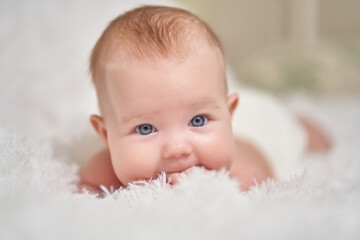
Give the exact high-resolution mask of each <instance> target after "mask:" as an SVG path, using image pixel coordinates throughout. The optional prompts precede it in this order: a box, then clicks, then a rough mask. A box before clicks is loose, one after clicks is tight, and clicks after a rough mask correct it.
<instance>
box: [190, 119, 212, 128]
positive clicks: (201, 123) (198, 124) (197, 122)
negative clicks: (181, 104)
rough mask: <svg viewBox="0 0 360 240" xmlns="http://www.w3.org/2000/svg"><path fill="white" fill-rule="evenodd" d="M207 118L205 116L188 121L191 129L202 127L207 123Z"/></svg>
mask: <svg viewBox="0 0 360 240" xmlns="http://www.w3.org/2000/svg"><path fill="white" fill-rule="evenodd" d="M207 121H208V118H207V117H205V116H196V117H194V118H193V119H191V121H190V126H192V127H202V126H204V125H205V123H207Z"/></svg>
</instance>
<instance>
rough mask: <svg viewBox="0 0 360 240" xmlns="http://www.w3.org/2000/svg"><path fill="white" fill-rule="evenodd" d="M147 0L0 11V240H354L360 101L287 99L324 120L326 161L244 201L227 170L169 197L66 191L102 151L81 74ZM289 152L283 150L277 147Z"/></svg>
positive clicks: (313, 160) (153, 187)
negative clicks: (105, 39)
mask: <svg viewBox="0 0 360 240" xmlns="http://www.w3.org/2000/svg"><path fill="white" fill-rule="evenodd" d="M143 3H154V4H172V5H173V4H174V3H172V2H170V1H151V2H149V1H148V2H144V1H142V2H140V1H130V0H129V1H108V2H106V3H104V2H101V3H100V1H84V0H80V1H40V0H39V1H27V2H20V1H1V2H0V16H1V17H0V18H1V22H2V24H1V26H0V34H1V35H0V37H1V41H2V44H0V52H1V55H0V61H1V62H0V239H360V206H359V201H360V174H359V173H360V153H359V146H360V130H359V123H360V108H359V106H360V98H359V97H354V96H353V97H342V98H339V97H337V98H330V99H329V98H327V99H324V98H309V97H307V96H306V95H296V96H293V97H291V99H288V102H289V106H288V107H289V108H290V109H295V110H296V111H300V112H304V113H306V114H307V115H311V116H312V117H313V118H314V119H316V120H318V121H319V122H321V123H323V125H324V128H325V129H327V130H328V131H329V133H330V135H331V137H332V139H333V142H334V148H333V150H332V151H331V152H330V153H329V154H327V155H307V156H304V157H303V159H302V160H301V161H302V167H303V169H304V171H302V172H301V173H300V174H296V175H292V176H289V178H288V179H284V180H278V181H274V180H269V181H267V182H265V183H263V184H261V185H258V186H255V187H253V188H252V189H251V190H250V191H249V192H241V191H240V190H239V188H238V186H237V183H236V182H234V181H233V180H231V179H229V177H228V176H227V173H226V172H218V173H217V172H206V171H203V170H202V169H196V170H195V171H194V172H193V173H192V174H191V175H190V176H183V178H182V179H181V181H180V183H179V184H178V185H176V186H174V187H173V188H170V187H169V186H168V185H167V184H166V183H165V182H164V176H160V178H159V179H157V180H156V181H154V182H153V183H152V184H148V183H146V182H138V183H134V184H132V185H131V186H129V187H128V188H126V189H119V190H115V191H113V190H109V189H104V190H105V191H106V192H107V194H106V197H105V198H103V199H99V198H96V197H95V196H94V195H91V194H89V193H86V192H84V193H82V194H74V193H73V192H75V191H76V187H75V182H76V181H77V180H78V177H77V174H76V172H77V170H78V168H79V166H80V164H81V163H82V162H83V161H84V160H86V159H87V158H88V157H89V156H90V155H91V154H93V153H94V152H95V151H96V150H98V149H100V148H101V147H102V144H101V142H100V140H98V138H97V137H96V136H95V133H94V132H93V131H92V130H91V127H90V123H89V120H88V117H89V114H91V113H94V112H96V111H97V107H96V101H95V95H94V91H93V89H92V86H91V83H90V79H89V77H88V76H87V61H88V56H89V52H90V49H91V47H92V46H93V44H94V43H95V41H96V39H97V37H98V36H99V34H100V33H101V31H102V30H103V28H104V27H105V26H106V24H107V22H108V21H109V20H110V19H112V18H113V17H115V16H116V15H118V14H119V13H120V12H122V11H124V10H126V9H129V8H131V7H134V6H138V5H139V4H143ZM284 147H286V146H284Z"/></svg>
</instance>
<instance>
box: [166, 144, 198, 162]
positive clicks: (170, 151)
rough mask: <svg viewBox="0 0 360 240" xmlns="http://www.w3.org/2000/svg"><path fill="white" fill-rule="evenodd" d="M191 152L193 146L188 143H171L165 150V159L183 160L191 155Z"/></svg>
mask: <svg viewBox="0 0 360 240" xmlns="http://www.w3.org/2000/svg"><path fill="white" fill-rule="evenodd" d="M191 151H192V148H191V145H190V144H188V143H186V142H176V143H170V142H169V143H167V144H166V146H165V147H164V149H163V157H164V158H165V159H172V158H174V159H176V158H182V157H186V156H188V155H190V153H191Z"/></svg>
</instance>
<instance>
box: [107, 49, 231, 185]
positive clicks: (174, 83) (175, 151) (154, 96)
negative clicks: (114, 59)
mask: <svg viewBox="0 0 360 240" xmlns="http://www.w3.org/2000/svg"><path fill="white" fill-rule="evenodd" d="M106 81H108V83H109V84H108V93H109V102H108V104H109V105H108V106H109V107H110V109H111V114H108V116H109V117H107V119H105V126H106V134H107V144H108V147H109V149H110V154H111V159H112V164H113V167H114V170H115V173H116V175H117V177H118V178H119V180H120V181H121V183H122V184H124V185H125V186H127V185H128V183H129V182H131V181H134V180H141V179H150V178H155V177H156V176H157V175H158V174H159V173H161V172H166V173H167V175H168V176H171V175H172V174H173V175H175V174H176V173H180V172H183V171H185V170H186V169H189V168H191V167H193V166H204V167H205V168H206V169H213V170H219V169H221V168H226V169H229V168H230V166H231V165H232V161H233V157H234V139H233V134H232V129H231V113H232V110H233V109H234V108H235V106H236V103H237V96H236V95H232V96H231V97H226V95H225V90H224V83H223V69H222V67H221V59H219V57H218V56H217V55H216V54H215V53H214V51H205V52H203V53H201V54H200V53H199V54H196V55H194V56H192V57H190V58H188V59H187V60H186V61H182V62H176V61H175V60H167V59H164V60H162V61H150V60H144V61H142V62H133V63H128V64H126V66H120V67H118V68H114V69H112V70H109V71H108V72H107V79H106Z"/></svg>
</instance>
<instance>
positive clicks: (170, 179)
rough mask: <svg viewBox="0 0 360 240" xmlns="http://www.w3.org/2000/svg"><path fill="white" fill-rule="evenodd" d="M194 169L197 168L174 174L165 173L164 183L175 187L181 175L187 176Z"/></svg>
mask: <svg viewBox="0 0 360 240" xmlns="http://www.w3.org/2000/svg"><path fill="white" fill-rule="evenodd" d="M196 167H199V166H192V167H190V168H188V169H185V170H184V171H182V172H176V173H167V174H166V182H167V183H169V184H170V185H175V184H177V183H178V182H179V179H180V177H181V174H183V173H184V174H186V175H189V174H190V173H191V172H192V171H193V170H194V169H195V168H196Z"/></svg>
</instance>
